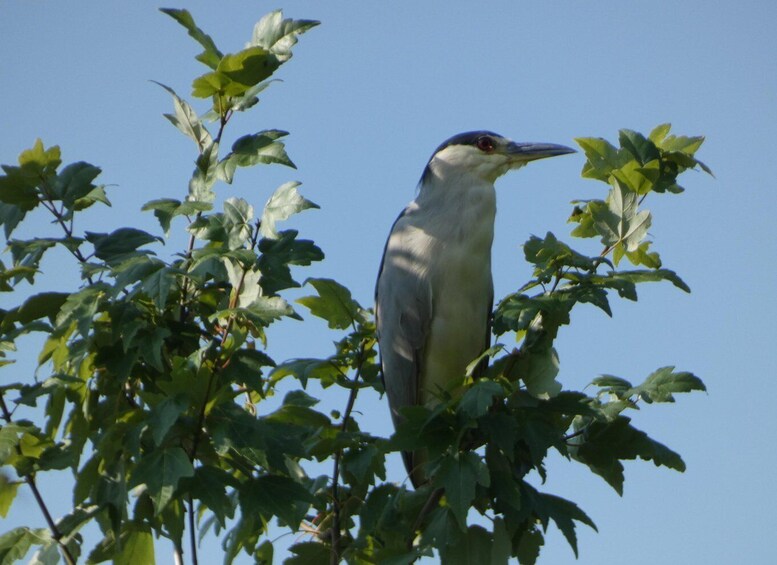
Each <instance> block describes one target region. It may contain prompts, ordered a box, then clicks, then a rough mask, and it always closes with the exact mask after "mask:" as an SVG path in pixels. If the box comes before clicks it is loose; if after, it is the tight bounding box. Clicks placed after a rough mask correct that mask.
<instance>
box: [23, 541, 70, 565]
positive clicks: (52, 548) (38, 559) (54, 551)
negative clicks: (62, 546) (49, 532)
mask: <svg viewBox="0 0 777 565" xmlns="http://www.w3.org/2000/svg"><path fill="white" fill-rule="evenodd" d="M70 545H71V550H72V545H73V544H70ZM57 563H59V544H58V543H57V542H55V541H54V540H52V541H50V542H49V543H47V544H45V545H43V546H41V548H40V549H39V550H38V551H36V552H35V553H34V554H33V556H32V559H30V562H29V563H28V565H57Z"/></svg>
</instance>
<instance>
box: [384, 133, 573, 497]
mask: <svg viewBox="0 0 777 565" xmlns="http://www.w3.org/2000/svg"><path fill="white" fill-rule="evenodd" d="M574 152H575V150H574V149H571V148H569V147H566V146H564V145H557V144H553V143H517V142H515V141H512V140H510V139H508V138H506V137H503V136H501V135H498V134H496V133H494V132H491V131H486V130H480V131H470V132H465V133H460V134H458V135H454V136H453V137H451V138H449V139H448V140H446V141H445V142H443V143H442V144H441V145H440V146H439V147H437V149H436V150H435V151H434V153H433V154H432V156H431V157H430V159H429V161H428V162H427V164H426V167H425V168H424V170H423V174H422V175H421V179H420V181H419V183H418V188H417V194H416V197H415V199H414V200H413V201H412V202H410V203H409V204H408V205H407V207H406V208H405V209H404V210H403V211H402V212H401V214H400V215H399V217H398V218H397V219H396V221H395V222H394V224H393V225H392V227H391V231H390V233H389V236H388V239H387V241H386V244H385V247H384V250H383V258H382V260H381V263H380V267H379V269H378V279H377V283H376V286H375V319H376V330H377V332H376V333H377V338H378V348H379V351H380V368H381V373H382V378H383V384H384V388H385V391H386V395H387V397H388V403H389V408H390V411H391V417H392V420H393V423H394V426H395V427H396V426H398V425H399V424H400V423H401V421H402V409H403V408H404V407H407V406H417V405H426V406H433V405H434V404H435V403H437V402H439V398H440V396H441V393H442V394H444V393H450V394H454V395H455V394H456V391H457V390H459V389H460V388H461V386H462V385H463V384H464V379H465V370H466V367H467V365H469V364H470V362H472V361H473V360H474V359H476V358H477V357H478V356H479V355H481V354H482V353H483V352H484V351H485V350H486V349H487V348H488V347H489V344H490V334H491V318H492V315H491V310H492V307H493V300H494V286H493V279H492V274H491V246H492V242H493V239H494V220H495V216H496V191H495V188H494V183H495V181H496V180H497V179H498V178H499V177H501V176H502V175H504V174H505V173H507V172H508V171H510V170H514V169H518V168H520V167H523V166H524V165H526V164H527V163H528V162H530V161H535V160H538V159H544V158H547V157H555V156H558V155H565V154H568V153H574ZM424 451H425V450H421V451H416V452H412V453H410V452H403V454H402V455H403V459H404V463H405V467H406V469H407V472H408V475H409V477H410V480H411V483H412V484H413V486H414V487H415V488H418V487H419V486H420V485H422V484H424V483H425V482H426V481H427V477H426V473H425V470H424V469H423V467H424V465H425V459H426V457H425V455H424Z"/></svg>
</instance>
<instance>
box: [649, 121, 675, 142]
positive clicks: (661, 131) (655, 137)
mask: <svg viewBox="0 0 777 565" xmlns="http://www.w3.org/2000/svg"><path fill="white" fill-rule="evenodd" d="M671 129H672V124H669V123H666V124H659V125H657V126H656V127H654V128H653V130H652V131H651V132H650V135H648V139H649V140H650V141H652V142H653V143H655V144H656V145H657V146H658V147H661V143H662V142H663V141H664V138H665V137H666V136H667V134H668V133H669V130H671Z"/></svg>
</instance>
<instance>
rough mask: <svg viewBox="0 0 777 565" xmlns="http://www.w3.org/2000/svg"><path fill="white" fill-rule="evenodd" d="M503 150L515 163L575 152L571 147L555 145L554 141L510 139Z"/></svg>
mask: <svg viewBox="0 0 777 565" xmlns="http://www.w3.org/2000/svg"><path fill="white" fill-rule="evenodd" d="M505 152H506V153H507V156H508V157H509V158H510V161H511V162H513V163H514V164H515V165H519V164H523V163H528V162H529V161H536V160H537V159H545V158H546V157H555V156H557V155H566V154H568V153H575V152H576V151H575V150H574V149H572V148H571V147H567V146H565V145H556V144H555V143H516V142H515V141H511V142H510V143H508V144H507V146H506V147H505Z"/></svg>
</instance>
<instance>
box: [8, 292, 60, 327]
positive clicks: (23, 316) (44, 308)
mask: <svg viewBox="0 0 777 565" xmlns="http://www.w3.org/2000/svg"><path fill="white" fill-rule="evenodd" d="M69 296H70V295H69V294H67V293H66V292H41V293H39V294H34V295H32V296H30V297H29V298H28V299H27V300H25V301H24V303H23V304H22V305H21V306H20V307H19V310H18V311H17V312H16V314H15V315H14V316H13V319H14V320H16V321H18V322H20V323H22V324H28V323H30V322H32V321H33V320H38V319H40V318H44V317H45V318H48V319H49V320H50V321H51V322H53V321H54V319H55V318H56V316H57V314H58V313H59V310H60V308H62V305H63V304H64V303H65V301H66V300H67V298H68V297H69Z"/></svg>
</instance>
